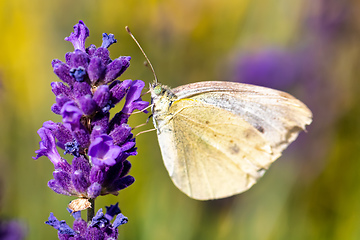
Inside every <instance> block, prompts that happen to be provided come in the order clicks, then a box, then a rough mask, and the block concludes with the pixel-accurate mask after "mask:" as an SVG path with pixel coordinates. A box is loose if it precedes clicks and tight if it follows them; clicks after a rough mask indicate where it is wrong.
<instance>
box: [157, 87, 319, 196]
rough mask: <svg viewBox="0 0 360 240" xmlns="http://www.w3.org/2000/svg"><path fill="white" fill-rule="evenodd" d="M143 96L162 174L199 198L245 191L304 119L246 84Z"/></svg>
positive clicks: (292, 103) (274, 95)
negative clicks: (149, 111)
mask: <svg viewBox="0 0 360 240" xmlns="http://www.w3.org/2000/svg"><path fill="white" fill-rule="evenodd" d="M150 91H151V98H152V104H153V106H152V112H153V120H154V125H155V127H156V129H157V134H158V140H159V145H160V149H161V153H162V157H163V160H164V163H165V166H166V169H167V170H168V172H169V175H170V177H171V179H172V180H173V182H174V184H175V185H176V186H177V187H178V188H179V189H180V190H181V191H183V192H184V193H185V194H187V195H188V196H190V197H192V198H195V199H199V200H208V199H218V198H224V197H228V196H232V195H234V194H237V193H241V192H244V191H246V190H248V189H249V188H250V187H251V186H252V185H253V184H255V183H256V181H257V180H258V179H259V178H260V177H261V176H262V175H263V174H264V173H265V171H266V170H267V169H268V168H269V166H270V165H271V163H272V162H274V161H275V160H276V159H277V158H278V157H280V156H281V152H282V151H283V150H284V149H285V148H286V147H287V146H288V145H289V144H290V143H291V142H292V141H294V140H295V139H296V137H297V136H298V134H299V132H300V131H301V130H304V129H305V126H306V125H308V124H310V123H311V121H312V113H311V111H310V110H309V109H308V108H307V107H306V106H305V105H304V104H303V103H302V102H300V101H299V100H297V99H296V98H294V97H293V96H291V95H289V94H287V93H285V92H281V91H277V90H273V89H270V88H265V87H259V86H254V85H249V84H242V83H233V82H198V83H192V84H188V85H184V86H180V87H177V88H175V89H170V88H168V87H166V86H164V85H162V84H159V83H156V82H155V83H154V84H153V85H151V86H150Z"/></svg>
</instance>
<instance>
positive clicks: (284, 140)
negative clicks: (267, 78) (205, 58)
mask: <svg viewBox="0 0 360 240" xmlns="http://www.w3.org/2000/svg"><path fill="white" fill-rule="evenodd" d="M173 92H174V93H175V94H176V95H177V97H178V98H179V99H184V98H190V99H193V100H197V101H201V102H203V103H205V104H209V105H212V106H215V107H218V108H222V109H225V110H227V111H230V112H232V113H234V114H236V115H238V116H240V117H241V118H242V119H243V120H245V121H246V122H248V123H249V124H250V125H251V126H253V127H254V128H255V129H257V130H258V131H259V132H260V133H261V134H262V135H263V137H264V138H265V139H266V141H267V142H268V143H269V144H270V146H271V148H272V151H273V161H275V160H276V159H277V158H278V157H279V156H280V155H281V152H282V151H283V150H284V149H285V148H286V147H287V146H288V145H289V144H290V143H291V142H293V141H294V140H295V139H296V137H297V136H298V134H299V132H300V131H301V130H304V129H305V126H306V125H309V124H310V123H311V121H312V113H311V111H310V110H309V109H308V108H307V107H306V106H305V104H303V103H302V102H301V101H299V100H297V99H296V98H294V97H293V96H291V95H290V94H288V93H285V92H281V91H278V90H274V89H270V88H265V87H260V86H254V85H250V84H242V83H233V82H216V81H212V82H198V83H192V84H188V85H183V86H180V87H177V88H175V89H173Z"/></svg>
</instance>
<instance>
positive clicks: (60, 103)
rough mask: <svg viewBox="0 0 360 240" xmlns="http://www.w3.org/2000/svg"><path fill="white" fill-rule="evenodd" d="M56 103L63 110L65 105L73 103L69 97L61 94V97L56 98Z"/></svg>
mask: <svg viewBox="0 0 360 240" xmlns="http://www.w3.org/2000/svg"><path fill="white" fill-rule="evenodd" d="M55 101H56V104H57V105H58V106H59V107H60V109H61V108H62V107H63V106H64V105H65V103H67V102H69V101H71V99H70V98H68V97H67V96H65V95H62V94H61V95H58V96H56V98H55Z"/></svg>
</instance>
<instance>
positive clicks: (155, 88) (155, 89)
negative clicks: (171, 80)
mask: <svg viewBox="0 0 360 240" xmlns="http://www.w3.org/2000/svg"><path fill="white" fill-rule="evenodd" d="M150 92H151V98H152V99H153V100H155V99H159V98H162V97H165V98H168V99H173V98H176V95H175V94H174V93H173V92H172V91H171V89H170V88H169V87H168V86H166V85H163V84H161V83H158V82H154V83H152V84H150Z"/></svg>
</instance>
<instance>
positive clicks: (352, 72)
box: [0, 0, 360, 240]
mask: <svg viewBox="0 0 360 240" xmlns="http://www.w3.org/2000/svg"><path fill="white" fill-rule="evenodd" d="M359 16H360V4H359V3H358V2H357V1H355V0H349V1H335V0H328V1H325V0H319V1H311V0H305V1H304V0H294V1H284V0H268V1H261V0H252V1H250V0H223V1H217V0H207V1H205V0H195V1H194V0H182V1H175V0H168V1H164V0H163V1H161V0H158V1H156V0H150V1H141V0H140V1H115V0H102V1H96V0H87V1H85V0H75V1H74V0H71V1H70V0H63V1H57V0H55V1H45V0H32V1H26V0H12V1H10V0H0V136H1V137H0V218H1V219H18V220H20V221H21V222H22V223H23V224H24V225H25V226H26V228H27V238H26V239H30V240H33V239H37V240H41V239H57V233H56V230H54V229H53V228H52V227H50V226H48V225H45V224H44V222H45V221H46V220H47V218H48V216H49V213H50V212H53V213H54V215H55V216H56V217H57V218H58V219H59V220H66V221H67V223H68V224H69V225H70V226H72V221H73V218H72V217H71V216H70V215H69V213H68V212H67V211H66V209H65V208H66V206H67V204H68V203H69V201H70V200H72V199H73V198H70V197H67V196H63V195H58V194H56V193H54V192H53V191H52V190H50V189H49V188H48V187H47V181H48V180H50V179H51V178H52V171H53V165H52V164H51V162H50V161H49V160H48V159H46V158H45V157H42V158H40V159H39V160H37V161H34V160H33V159H32V158H31V157H32V156H35V153H34V151H35V150H37V149H39V145H38V142H39V141H40V138H39V137H38V135H37V133H36V131H37V129H39V128H40V127H41V126H42V123H43V122H44V121H47V120H53V121H61V119H60V117H59V116H57V115H55V114H53V113H52V112H51V110H50V107H51V105H52V104H53V103H54V102H55V97H54V95H53V94H52V92H51V87H50V83H51V82H53V81H59V79H57V77H56V75H55V74H54V73H53V72H52V67H51V60H52V59H54V58H58V59H60V60H64V55H65V53H66V52H69V51H73V47H72V45H71V43H69V42H66V41H64V38H65V37H67V36H69V35H70V32H72V30H73V29H72V26H73V25H74V24H76V23H77V22H78V21H79V20H83V21H84V22H85V24H86V25H87V26H88V27H89V29H90V37H89V38H88V39H87V42H86V46H89V44H91V43H93V44H95V45H96V46H100V45H101V34H102V33H103V32H106V33H113V34H115V37H116V38H117V40H118V43H116V44H114V45H112V46H111V47H110V48H109V50H110V53H111V57H112V58H113V59H114V58H117V57H118V56H120V55H124V56H127V55H129V56H131V57H132V60H131V66H130V68H129V69H128V70H127V71H126V72H125V73H124V74H123V75H122V76H121V77H120V80H122V79H128V78H131V79H142V80H143V81H144V82H146V84H148V83H149V82H151V81H152V80H153V76H152V73H151V71H150V70H149V69H148V68H146V67H144V65H143V62H144V57H143V56H142V54H141V52H140V51H139V49H138V48H137V46H136V45H135V43H134V42H133V41H132V39H131V38H130V37H129V36H128V35H127V33H126V31H125V30H124V27H125V26H126V25H128V26H129V27H130V29H131V30H132V32H133V33H134V35H135V36H136V37H137V39H138V41H139V42H140V43H141V45H142V47H143V48H144V50H145V51H146V53H147V55H148V57H149V58H150V59H151V61H152V64H153V65H154V68H155V70H156V73H157V76H158V79H159V81H161V82H162V83H164V84H166V85H169V86H171V87H176V86H179V85H182V84H185V83H190V82H196V81H203V80H229V81H240V82H249V83H255V84H259V85H263V86H268V87H273V88H277V89H280V90H284V91H287V92H289V93H291V94H293V95H294V96H296V97H297V98H299V99H301V100H302V101H303V102H304V103H306V104H307V105H308V106H309V108H310V109H311V110H312V111H313V114H314V122H313V123H312V125H310V126H309V127H308V128H307V133H302V134H301V135H300V136H299V139H298V140H297V141H296V142H294V143H293V144H292V145H291V146H290V147H289V148H288V149H287V150H286V151H285V152H284V154H283V156H282V157H281V158H280V159H279V160H277V161H276V162H275V163H274V164H273V165H272V166H271V167H270V169H269V170H268V172H267V173H266V174H265V176H264V177H263V178H262V179H261V180H260V181H259V182H258V183H257V184H256V185H255V186H253V188H251V189H250V190H249V191H247V192H245V193H243V194H240V195H237V196H234V197H231V198H227V199H223V200H216V201H207V202H201V201H196V200H192V199H190V198H188V197H187V196H185V195H184V194H183V193H181V192H180V191H179V190H178V189H177V188H176V187H175V186H174V185H173V184H172V182H171V180H170V178H169V177H168V175H167V172H166V169H165V168H164V166H163V163H162V159H161V156H160V150H159V147H158V145H157V139H156V133H155V132H151V133H146V134H142V135H140V136H138V137H137V146H138V155H137V156H135V157H130V159H129V160H130V161H131V163H132V164H133V167H132V170H131V172H130V174H131V175H133V176H134V177H135V179H136V182H135V183H134V184H133V185H132V186H130V187H129V188H128V189H125V190H122V191H121V192H120V195H119V196H117V197H115V196H106V197H100V198H99V199H98V200H97V202H96V210H97V209H98V208H101V207H104V206H105V205H109V204H114V203H115V202H119V206H120V208H121V210H122V212H123V213H124V215H126V216H127V217H128V218H129V223H128V224H126V225H124V226H121V227H120V228H119V230H120V231H119V232H120V237H119V239H132V240H134V239H139V240H140V239H145V240H148V239H150V240H151V239H157V240H163V239H166V240H167V239H173V240H177V239H181V240H186V239H207V240H212V239H360V186H359V185H360V140H359V139H360V106H359V104H358V103H359V100H360V94H359V92H358V90H360V87H359V84H358V82H359V81H360V71H359V69H360V51H359V50H360V48H359V46H360V18H359ZM144 92H145V91H144ZM145 99H146V100H149V96H148V95H147V96H145ZM147 117H148V115H145V114H137V115H134V116H133V117H131V122H130V125H131V126H136V125H139V124H141V123H143V122H144V121H146V118H147ZM150 128H152V124H151V123H149V124H148V125H147V126H146V127H144V128H142V129H136V130H135V132H139V131H141V130H145V129H150Z"/></svg>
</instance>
